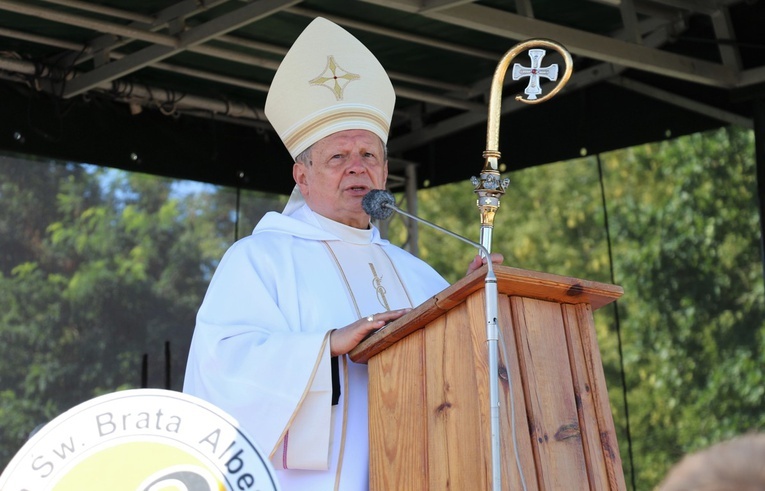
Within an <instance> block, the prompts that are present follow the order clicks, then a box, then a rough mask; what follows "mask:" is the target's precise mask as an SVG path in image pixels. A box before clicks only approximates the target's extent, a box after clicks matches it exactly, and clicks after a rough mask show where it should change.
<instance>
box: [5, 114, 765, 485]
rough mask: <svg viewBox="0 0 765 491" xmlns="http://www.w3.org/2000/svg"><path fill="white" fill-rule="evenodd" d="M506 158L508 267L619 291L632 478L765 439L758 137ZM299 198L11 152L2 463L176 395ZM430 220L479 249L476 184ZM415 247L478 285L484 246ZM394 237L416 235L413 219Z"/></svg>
mask: <svg viewBox="0 0 765 491" xmlns="http://www.w3.org/2000/svg"><path fill="white" fill-rule="evenodd" d="M503 151H504V153H505V154H506V156H507V157H506V160H507V162H508V167H509V170H510V171H511V172H509V173H508V174H506V175H507V177H510V179H511V184H510V188H509V189H508V192H507V194H506V195H505V196H504V198H503V199H502V206H501V208H500V210H499V212H498V215H497V220H496V223H495V230H494V239H493V250H494V251H497V252H501V253H503V254H504V256H505V264H507V265H510V266H515V267H519V268H523V269H531V270H537V271H545V272H549V273H555V274H560V275H565V276H575V277H580V278H586V279H589V280H594V281H600V282H607V283H610V282H614V283H617V284H619V285H621V286H623V287H624V290H625V294H624V296H623V297H622V299H620V300H619V301H618V302H617V303H616V304H615V305H611V306H607V307H604V308H603V309H601V310H600V311H598V312H596V314H595V320H596V327H597V329H598V336H599V342H600V347H601V352H602V357H603V361H604V365H605V367H604V368H605V371H606V375H607V379H608V382H609V391H610V395H611V405H612V409H613V411H614V416H615V421H616V425H617V431H619V435H618V436H619V443H620V446H621V456H622V460H623V462H624V469H625V476H626V479H627V483H628V486H629V487H632V483H633V482H634V483H635V488H636V489H641V490H642V489H651V488H652V487H653V486H654V485H655V484H657V483H658V481H659V480H660V479H661V478H662V477H663V476H664V475H665V473H666V471H667V470H668V469H669V467H670V466H671V465H672V464H673V463H675V462H676V461H677V460H679V459H680V457H681V456H682V455H684V454H685V453H687V452H689V451H693V450H696V449H698V448H702V447H705V446H707V445H709V444H710V443H713V442H716V441H719V440H722V439H724V438H727V437H729V436H732V435H735V434H739V433H743V432H746V431H749V430H752V429H762V428H763V426H765V410H764V409H763V407H762V404H761V401H762V399H763V392H765V373H764V371H763V367H765V340H764V339H763V337H764V335H765V316H764V315H763V310H764V309H765V302H764V296H765V288H764V285H765V279H764V278H763V264H762V260H761V250H760V233H759V219H760V218H759V216H758V211H757V189H756V177H755V164H754V142H753V135H752V133H751V132H749V131H746V130H741V129H737V128H728V129H723V130H718V131H714V132H710V133H705V134H697V135H691V136H689V137H683V138H679V139H674V140H668V141H664V142H660V143H655V144H650V145H645V146H640V147H635V148H630V149H625V150H620V151H615V152H610V153H608V154H603V155H599V156H589V157H583V158H581V159H578V160H575V161H570V162H560V163H557V164H548V165H545V166H541V167H535V168H530V169H524V170H521V171H515V172H512V160H511V158H512V149H504V150H503ZM476 166H477V167H480V161H478V160H477V164H476ZM478 171H480V168H477V169H476V173H477V172H478ZM285 201H286V198H285V197H276V196H267V195H263V194H260V193H252V192H246V193H245V192H241V193H240V192H238V191H237V190H232V189H222V188H215V187H212V186H206V185H200V184H195V183H187V182H177V181H171V180H167V179H163V178H158V177H153V176H146V175H139V174H127V173H124V172H121V171H115V170H111V169H104V168H98V167H93V166H86V165H81V164H71V163H69V164H62V163H51V162H34V161H29V160H26V159H17V158H11V157H0V468H2V467H4V466H5V464H6V463H7V462H8V461H9V460H10V458H11V457H12V456H13V455H14V454H15V452H16V451H17V450H18V448H19V447H20V446H21V445H22V444H23V442H24V440H25V439H26V438H27V436H28V435H29V433H30V432H31V431H32V430H33V429H34V428H35V427H36V426H37V425H39V424H41V423H45V422H46V421H49V420H50V419H52V418H53V417H55V416H57V415H58V414H60V413H61V412H63V411H64V410H66V409H68V408H69V407H72V406H74V405H76V404H78V403H80V402H83V401H85V400H87V399H90V398H92V397H94V396H96V395H99V394H102V393H106V392H111V391H114V390H119V389H123V388H128V387H140V386H141V385H146V386H150V387H163V388H164V387H169V388H172V389H175V390H180V388H181V386H182V376H183V370H184V368H185V360H186V354H187V352H188V345H189V342H190V339H191V333H192V332H193V328H194V317H195V315H196V310H197V308H198V307H199V304H200V303H201V299H202V297H203V295H204V292H205V290H206V288H207V283H208V282H209V279H210V277H211V275H212V273H213V271H214V269H215V266H216V264H217V261H218V260H219V259H220V257H221V256H222V254H223V252H224V251H225V249H226V248H227V247H228V246H229V245H230V244H231V243H232V242H233V241H234V240H235V239H236V238H238V237H242V236H244V235H247V234H249V233H250V231H251V229H252V227H253V226H254V224H255V223H256V222H257V220H258V219H259V218H260V217H261V216H262V214H263V213H265V212H266V211H267V210H270V209H277V210H278V209H281V208H282V206H283V204H284V202H285ZM418 214H419V215H420V216H422V217H424V218H426V219H428V220H430V221H432V222H435V223H437V224H439V225H441V226H443V227H445V228H448V229H450V230H453V231H455V232H457V233H459V234H461V235H464V236H466V237H468V238H471V239H473V240H478V229H479V220H478V210H477V208H476V206H475V195H474V194H473V192H472V185H471V184H469V183H458V184H453V185H449V186H441V187H438V188H433V189H426V190H422V191H420V193H419V194H418ZM606 218H607V220H606ZM606 222H607V223H608V227H606ZM419 235H420V240H419V248H420V255H421V256H422V257H423V258H424V259H425V260H426V261H428V262H429V263H431V264H432V265H433V266H434V267H435V268H436V269H437V270H438V271H439V272H441V273H442V274H443V275H444V276H445V277H447V279H449V280H451V281H454V280H456V279H458V278H460V277H461V276H462V275H463V274H464V272H465V269H466V266H467V263H468V261H469V260H470V259H471V258H472V257H473V256H474V255H475V250H473V249H471V248H470V247H469V246H467V245H466V244H464V243H462V242H459V241H456V240H452V239H449V238H447V237H443V236H440V235H438V233H437V232H434V231H432V230H430V229H428V228H425V227H420V230H419ZM389 237H390V239H391V241H392V242H394V243H398V244H401V243H403V242H404V241H405V240H406V237H405V229H404V226H403V224H402V223H401V222H400V219H399V218H395V219H393V220H392V223H391V224H390V228H389ZM168 347H169V348H170V349H169V354H170V356H169V357H168V356H167V354H168V350H167V349H166V348H168ZM168 382H169V386H168ZM625 402H626V404H625ZM627 413H629V421H628V419H627ZM628 423H629V432H628V431H627V429H628ZM633 469H634V474H633Z"/></svg>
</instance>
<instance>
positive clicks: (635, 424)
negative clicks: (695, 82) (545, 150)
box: [391, 128, 765, 489]
mask: <svg viewBox="0 0 765 491" xmlns="http://www.w3.org/2000/svg"><path fill="white" fill-rule="evenodd" d="M506 153H507V154H508V155H511V154H512V150H507V151H506ZM600 165H601V166H602V171H603V186H604V188H605V197H606V210H607V211H608V219H609V231H610V239H611V247H612V251H611V255H612V256H613V268H614V281H615V282H616V283H617V284H620V285H621V286H623V287H624V290H625V294H624V296H623V298H622V299H620V300H619V302H618V304H617V305H616V306H614V305H612V306H608V307H605V308H603V309H602V310H600V311H598V312H597V313H596V316H595V320H596V329H597V331H598V338H599V343H600V348H601V354H602V358H603V362H604V370H605V373H606V378H607V380H608V384H609V393H610V398H611V406H612V410H613V412H614V416H615V421H616V425H617V433H618V438H619V443H620V447H621V456H622V460H623V461H624V468H625V476H626V479H627V482H628V484H631V483H632V481H633V476H632V475H631V469H632V467H633V466H634V469H635V476H634V482H635V484H636V488H637V489H651V488H652V487H653V486H655V485H656V484H658V482H659V481H660V480H661V478H662V477H663V476H664V475H665V474H666V472H667V470H668V469H669V467H670V466H671V465H672V464H674V463H675V462H677V461H678V460H679V459H680V458H681V457H682V456H683V455H684V454H686V453H688V452H690V451H693V450H696V449H699V448H702V447H705V446H707V445H709V444H711V443H713V442H716V441H720V440H722V439H724V438H727V437H730V436H732V435H734V434H739V433H743V432H747V431H750V430H756V429H763V427H764V426H765V409H764V408H763V406H762V401H763V395H764V394H763V393H764V392H765V372H764V369H763V367H765V355H764V354H763V352H764V351H765V340H764V339H763V337H764V335H765V322H764V321H765V315H763V314H764V312H763V309H764V308H765V307H764V303H763V294H764V291H763V290H764V289H763V284H764V282H763V266H762V262H761V258H760V244H759V240H760V237H759V216H758V210H757V192H756V179H755V171H754V144H753V134H752V133H751V132H749V131H745V130H740V129H735V128H731V129H727V130H719V131H714V132H710V133H704V134H697V135H692V136H689V137H684V138H679V139H676V140H671V141H665V142H660V143H655V144H650V145H644V146H640V147H635V148H631V149H626V150H620V151H616V152H610V153H608V154H604V155H602V156H601V161H600ZM598 166H599V162H598V159H597V158H595V157H590V158H583V159H579V160H575V161H570V162H561V163H557V164H549V165H544V166H539V167H535V168H530V169H525V170H522V171H517V172H511V173H510V174H509V175H508V177H510V178H511V184H510V187H509V189H508V191H507V193H506V194H505V196H504V197H503V199H502V205H501V207H500V210H499V212H498V213H497V218H496V222H495V228H494V238H493V241H492V250H493V251H496V252H501V253H502V254H503V255H504V256H505V264H507V265H509V266H515V267H519V268H523V269H530V270H537V271H545V272H550V273H555V274H560V275H564V276H574V277H579V278H585V279H589V280H595V281H601V282H608V283H610V282H611V264H610V262H609V249H608V238H609V237H608V235H607V234H606V228H605V218H606V216H605V212H604V208H603V195H602V193H601V184H600V172H599V168H598ZM478 171H480V169H476V173H477V172H478ZM418 205H419V210H418V213H419V214H420V215H421V216H423V217H424V218H426V219H428V220H430V221H433V222H435V223H437V224H439V225H441V226H444V227H446V228H448V229H450V230H453V231H455V232H457V233H459V234H461V235H463V236H465V237H467V238H470V239H471V240H475V241H477V240H478V237H479V233H478V231H479V225H480V222H479V215H478V211H477V207H476V205H475V196H474V194H473V192H472V185H471V184H469V183H458V184H454V185H450V186H442V187H438V188H434V189H429V190H425V191H422V192H421V193H420V194H419V202H418ZM419 233H420V251H421V255H422V256H423V257H424V258H425V259H426V260H427V261H428V262H430V263H431V264H433V265H434V266H435V267H436V269H438V270H439V271H440V272H441V273H442V274H444V275H445V276H447V278H449V279H450V280H451V281H454V280H456V279H458V278H459V277H461V276H462V275H463V274H464V271H465V266H466V264H467V262H468V261H469V259H470V258H471V257H472V256H473V255H474V254H475V250H474V249H472V248H470V247H469V246H466V245H464V244H463V243H461V242H458V241H456V240H453V239H450V238H446V237H443V236H442V235H440V234H438V233H437V232H431V231H430V230H425V229H424V228H423V227H420V231H419ZM404 236H405V233H404V231H403V229H402V227H401V226H400V225H397V224H393V225H391V238H392V240H394V241H401V240H403V239H402V238H403V237H404ZM616 308H618V309H619V310H618V312H619V319H620V326H616V322H615V319H616V316H615V309H616ZM617 327H619V331H620V333H621V348H622V352H623V355H624V356H623V358H624V359H623V363H624V373H625V376H626V388H627V392H626V399H627V402H628V405H627V407H626V408H625V404H624V398H625V393H624V387H623V385H622V379H621V374H622V371H621V366H622V360H620V354H619V353H620V351H619V348H620V343H619V341H620V339H619V336H617ZM627 409H628V410H629V414H630V421H629V423H630V433H631V434H630V435H629V436H631V441H630V440H629V439H628V434H627V431H626V428H627V421H626V411H627ZM629 444H631V447H632V448H631V450H632V454H633V455H634V461H633V462H630V461H629V457H630V448H628V445H629Z"/></svg>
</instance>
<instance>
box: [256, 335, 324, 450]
mask: <svg viewBox="0 0 765 491" xmlns="http://www.w3.org/2000/svg"><path fill="white" fill-rule="evenodd" d="M331 332H332V331H327V332H326V333H325V334H324V341H322V343H321V350H320V351H319V356H317V357H316V363H315V364H314V366H313V371H312V372H311V376H310V377H309V379H308V383H307V384H306V386H305V390H303V394H302V395H301V396H300V401H298V403H297V405H296V406H295V410H294V411H293V412H292V415H291V416H290V419H289V420H288V421H287V425H286V426H285V427H284V430H283V431H282V434H281V435H280V436H279V439H278V440H276V445H274V448H273V449H272V450H271V453H270V454H269V456H268V459H269V460H270V459H272V458H273V457H274V454H276V451H277V450H278V449H279V445H282V443H283V442H284V435H286V434H287V432H288V431H289V428H290V426H292V423H293V422H294V420H295V415H297V413H298V412H299V411H300V406H302V405H303V401H304V400H305V397H306V396H307V395H308V392H310V390H309V389H310V388H311V386H312V385H313V379H314V378H316V372H318V370H319V365H320V364H321V358H322V356H324V350H325V349H327V345H328V344H329V335H330V333H331ZM331 355H332V353H331V352H330V356H331ZM331 463H332V460H331V458H330V464H331Z"/></svg>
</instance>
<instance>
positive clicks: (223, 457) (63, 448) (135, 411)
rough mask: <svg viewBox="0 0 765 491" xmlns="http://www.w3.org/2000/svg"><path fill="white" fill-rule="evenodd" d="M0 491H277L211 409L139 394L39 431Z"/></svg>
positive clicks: (87, 405) (262, 461) (179, 396)
mask: <svg viewBox="0 0 765 491" xmlns="http://www.w3.org/2000/svg"><path fill="white" fill-rule="evenodd" d="M0 489H2V490H3V491H47V490H50V491H87V490H103V489H109V490H111V491H123V490H124V491H159V490H162V491H224V490H230V491H244V490H248V491H249V490H252V491H256V490H257V491H267V490H274V491H278V489H279V488H278V484H277V481H276V477H275V474H274V471H273V468H272V467H271V464H270V462H269V461H268V458H267V456H264V455H263V454H262V452H261V451H260V449H259V448H258V447H257V445H256V444H255V442H254V441H253V440H252V439H251V438H250V437H248V436H247V435H246V434H245V433H244V432H243V431H242V429H240V428H239V426H238V424H237V422H236V420H234V419H233V418H232V417H231V416H230V415H228V414H227V413H225V412H223V411H222V410H221V409H219V408H217V407H216V406H214V405H212V404H210V403H208V402H206V401H203V400H201V399H198V398H196V397H193V396H190V395H188V394H183V393H181V392H175V391H169V390H160V389H136V390H125V391H121V392H115V393H112V394H107V395H104V396H100V397H96V398H95V399H91V400H90V401H87V402H84V403H82V404H80V405H78V406H75V407H74V408H72V409H70V410H69V411H67V412H65V413H63V414H62V415H60V416H58V417H57V418H55V419H54V420H53V421H51V422H50V423H48V424H46V425H45V426H44V427H43V428H42V429H40V430H39V431H38V432H37V433H35V435H34V436H32V437H31V438H30V439H29V441H27V443H26V444H25V445H24V446H23V447H22V448H21V450H19V452H18V453H17V454H16V455H15V457H14V458H13V460H11V462H10V463H9V464H8V466H7V467H6V468H5V470H4V471H3V474H2V475H0Z"/></svg>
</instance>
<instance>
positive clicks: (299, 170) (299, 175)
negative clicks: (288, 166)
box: [292, 162, 308, 195]
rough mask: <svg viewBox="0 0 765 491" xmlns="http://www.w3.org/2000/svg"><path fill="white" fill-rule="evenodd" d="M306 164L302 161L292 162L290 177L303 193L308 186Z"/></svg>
mask: <svg viewBox="0 0 765 491" xmlns="http://www.w3.org/2000/svg"><path fill="white" fill-rule="evenodd" d="M307 170H308V169H306V166H305V164H303V163H302V162H295V163H294V164H292V179H294V180H295V184H297V185H298V186H299V187H300V192H301V193H303V195H305V193H306V191H307V189H306V188H307V186H308V177H307V176H306V173H307Z"/></svg>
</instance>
